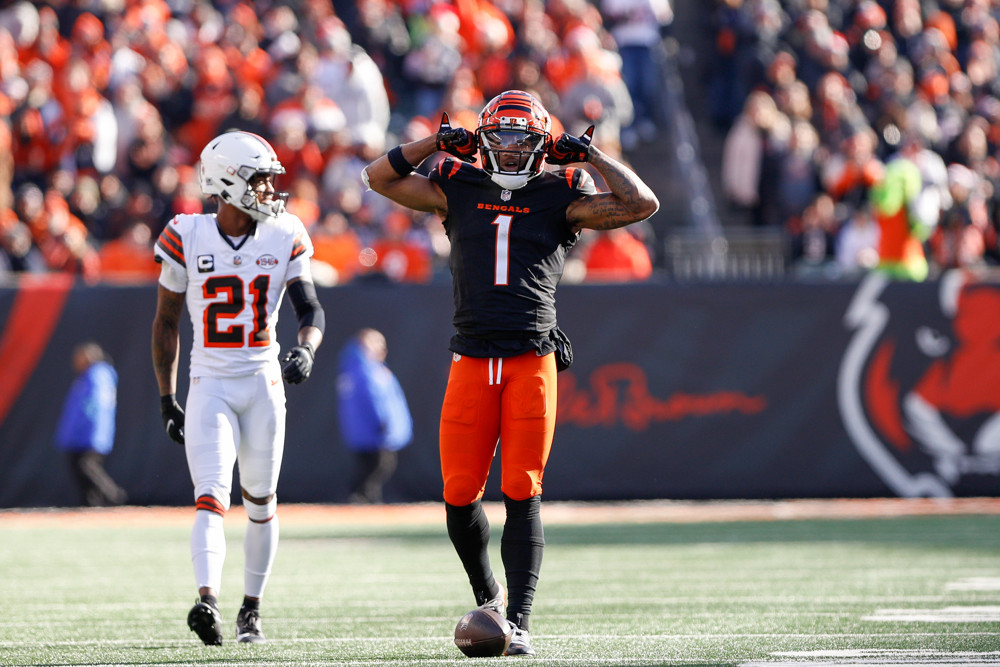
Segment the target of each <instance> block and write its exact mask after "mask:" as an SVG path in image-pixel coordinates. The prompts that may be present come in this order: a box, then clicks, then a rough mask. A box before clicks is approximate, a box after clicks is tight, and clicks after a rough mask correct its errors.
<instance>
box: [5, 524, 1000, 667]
mask: <svg viewBox="0 0 1000 667" xmlns="http://www.w3.org/2000/svg"><path fill="white" fill-rule="evenodd" d="M150 511H151V512H152V511H153V510H150ZM136 512H139V517H138V518H136V517H135V516H134V513H133V514H130V515H128V516H129V517H130V518H129V519H128V520H124V519H123V520H120V521H119V520H116V519H114V516H115V515H114V514H112V515H111V518H109V516H108V514H106V513H100V512H98V513H92V512H77V513H72V512H71V513H69V514H68V520H66V521H52V520H48V519H47V518H46V517H45V515H44V514H42V515H41V516H40V518H39V520H32V519H31V517H32V516H33V515H31V514H22V513H0V535H2V537H0V600H2V608H3V615H2V619H0V665H170V666H178V665H244V664H247V665H366V666H367V665H372V666H376V665H470V664H478V665H494V664H501V663H504V664H508V665H509V664H510V662H511V661H518V660H521V661H526V662H531V663H532V664H538V665H574V666H576V665H601V666H608V665H734V666H735V665H798V666H802V665H810V666H813V665H896V666H899V665H922V666H926V665H942V664H943V665H969V664H1000V516H998V515H990V514H985V515H976V514H972V515H941V516H904V517H897V518H867V519H812V520H766V521H735V522H725V521H718V520H716V521H705V522H698V521H693V522H672V521H662V522H649V523H631V522H630V523H621V522H619V521H615V522H611V523H602V522H598V523H580V522H578V521H575V522H566V523H563V522H559V521H548V522H547V524H546V539H547V542H548V547H547V549H546V552H545V562H544V565H543V569H542V579H541V582H540V585H539V590H538V594H537V598H536V603H535V610H534V614H533V616H532V635H533V638H534V643H535V647H536V649H537V651H538V656H537V657H535V658H496V659H470V658H465V657H464V656H462V655H461V653H460V652H459V651H458V649H457V648H455V646H454V644H453V643H452V631H453V629H454V626H455V623H456V622H457V620H458V619H459V617H460V616H461V615H462V614H463V613H464V612H465V611H467V610H468V609H469V608H471V607H472V606H473V603H472V595H471V592H470V591H469V588H468V585H467V583H466V582H465V580H464V575H463V574H462V572H461V567H460V565H459V563H458V559H457V557H456V556H455V554H454V553H453V551H452V549H451V545H450V543H449V542H448V539H447V536H446V534H445V531H444V525H443V521H441V522H437V521H433V522H432V521H423V522H407V521H405V520H400V521H399V522H392V521H379V522H373V523H371V524H360V523H357V522H352V523H350V524H345V523H337V522H336V521H331V520H329V519H326V518H322V517H320V518H317V519H315V520H310V519H303V518H299V519H296V520H294V521H284V522H283V523H282V529H281V530H282V541H281V546H280V549H279V553H278V561H277V563H276V565H275V571H274V573H273V575H272V577H271V581H270V584H269V586H268V590H267V594H266V597H265V599H264V606H263V609H262V615H263V618H264V631H265V633H266V634H267V635H268V638H269V642H268V643H267V644H265V645H258V646H249V645H237V644H235V643H234V642H232V641H230V640H229V637H231V636H232V635H231V634H229V635H227V641H226V643H225V645H224V646H222V647H205V646H202V645H201V644H200V642H199V641H198V640H197V638H196V637H195V636H194V635H193V634H192V633H191V632H190V631H189V630H188V629H187V626H186V624H185V617H186V614H187V611H188V609H189V608H190V606H191V605H192V604H193V603H194V601H195V591H194V583H193V575H192V573H191V567H190V562H189V555H188V533H189V522H188V519H189V518H190V514H183V515H178V517H177V518H176V519H170V520H150V521H148V522H144V521H143V520H142V518H141V512H140V511H139V510H136ZM544 512H545V505H543V516H545V514H544ZM442 518H443V514H442ZM242 521H243V515H242V511H237V509H234V511H233V512H231V513H230V516H229V517H227V520H226V526H227V534H228V538H229V556H228V559H227V563H226V574H225V583H224V588H223V591H222V594H221V600H220V602H221V607H222V613H223V617H224V618H225V619H226V623H227V626H228V627H227V633H231V632H233V629H232V628H233V626H232V623H233V621H234V620H235V617H236V611H237V608H238V606H239V602H240V599H241V596H242V560H243V554H242V546H241V538H242V533H243V525H242ZM499 534H500V526H498V525H496V524H494V540H493V542H494V544H493V549H494V552H493V559H494V566H495V568H496V569H497V570H498V571H501V570H502V568H501V567H500V562H499Z"/></svg>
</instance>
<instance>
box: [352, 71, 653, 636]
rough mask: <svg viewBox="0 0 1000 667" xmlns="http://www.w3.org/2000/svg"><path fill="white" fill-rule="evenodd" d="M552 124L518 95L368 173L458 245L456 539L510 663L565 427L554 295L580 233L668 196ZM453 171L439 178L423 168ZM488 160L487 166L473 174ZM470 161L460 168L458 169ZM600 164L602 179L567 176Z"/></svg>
mask: <svg viewBox="0 0 1000 667" xmlns="http://www.w3.org/2000/svg"><path fill="white" fill-rule="evenodd" d="M550 128H551V118H550V117H549V114H548V112H547V111H546V110H545V108H544V107H543V106H542V105H541V103H540V102H539V101H538V100H537V99H535V98H534V97H533V96H532V95H530V94H528V93H526V92H522V91H518V90H511V91H507V92H504V93H501V94H500V95H498V96H497V97H495V98H494V99H493V100H491V101H490V102H489V104H487V105H486V107H485V108H484V109H483V111H482V113H481V114H480V116H479V127H478V128H477V129H476V131H475V132H470V131H469V130H466V129H465V128H461V127H458V128H452V127H451V126H450V124H449V123H448V117H447V114H445V115H444V116H443V118H442V122H441V128H440V130H439V131H438V132H437V134H434V135H430V136H428V137H425V138H424V139H420V140H417V141H414V142H411V143H408V144H404V145H401V146H397V147H395V148H393V149H392V150H390V151H389V152H388V153H387V154H386V155H383V156H382V157H380V158H378V159H377V160H375V161H374V162H372V163H371V164H369V165H368V166H367V167H366V168H365V171H364V173H363V178H364V179H365V181H366V183H367V185H368V187H370V188H371V189H372V190H374V191H376V192H378V193H380V194H382V195H384V196H386V197H388V198H389V199H391V200H393V201H395V202H397V203H399V204H401V205H403V206H407V207H409V208H412V209H415V210H418V211H428V212H433V213H436V214H437V215H438V216H440V217H441V220H442V221H443V223H444V228H445V231H446V232H447V234H448V238H449V239H450V241H451V255H450V263H451V274H452V280H453V283H454V301H455V315H454V319H453V323H454V326H455V336H454V337H453V338H452V339H451V344H450V346H449V349H450V350H451V351H452V353H453V355H452V363H451V371H450V374H449V377H448V386H447V389H446V391H445V397H444V402H443V405H442V408H441V424H440V451H441V472H442V476H443V479H444V500H445V507H446V516H447V525H448V535H449V537H450V538H451V541H452V543H453V544H454V546H455V550H456V551H457V552H458V556H459V558H460V559H461V561H462V564H463V566H464V567H465V570H466V573H467V574H468V576H469V582H470V583H471V584H472V589H473V592H474V593H475V596H476V603H477V604H479V605H481V606H485V607H489V608H492V609H495V610H497V611H499V612H500V613H501V614H504V613H505V611H506V617H507V619H508V620H509V621H510V622H511V623H512V624H513V625H514V626H515V631H514V637H513V639H512V640H511V643H510V647H509V648H508V649H507V655H533V654H534V653H535V651H534V649H533V648H532V646H531V638H530V634H529V625H528V620H529V615H530V613H531V605H532V601H533V599H534V594H535V587H536V584H537V582H538V574H539V570H540V568H541V561H542V550H543V548H544V545H545V539H544V535H543V531H542V523H541V516H540V513H539V508H540V501H541V492H542V476H543V473H544V471H545V463H546V460H547V459H548V455H549V449H550V447H551V445H552V435H553V432H554V431H555V415H556V371H557V368H560V369H561V368H563V367H566V366H568V364H569V363H570V362H571V361H572V352H571V350H570V347H569V341H568V339H567V338H566V337H565V336H564V335H563V334H562V332H561V331H560V330H559V329H558V327H557V326H556V308H555V291H556V285H557V284H558V282H559V279H560V277H561V276H562V272H563V265H564V262H565V259H566V254H567V253H568V252H569V250H570V249H571V248H572V247H573V245H574V244H575V243H576V241H577V239H578V238H579V236H580V230H581V229H584V228H587V229H598V230H600V229H614V228H616V227H623V226H625V225H628V224H631V223H633V222H638V221H640V220H645V219H646V218H648V217H650V216H651V215H653V214H654V213H655V212H656V211H657V209H658V208H659V202H658V201H657V199H656V195H654V194H653V192H652V191H651V190H650V189H649V187H648V186H647V185H646V184H645V183H643V182H642V180H641V179H640V178H639V177H638V176H637V175H636V174H635V173H634V172H632V171H631V170H630V169H629V168H627V167H626V166H624V165H623V164H621V163H619V162H618V161H616V160H614V159H612V158H611V157H609V156H608V155H606V154H605V153H604V152H602V151H601V150H600V149H599V148H597V147H596V146H592V145H591V144H590V138H591V136H592V134H593V129H594V128H593V127H591V128H590V129H589V130H588V131H587V132H585V133H584V134H583V135H582V136H580V137H574V136H571V135H569V134H562V135H561V136H560V137H559V138H558V139H556V140H553V138H552V135H551V134H550ZM438 150H443V151H446V152H447V153H449V154H450V155H452V156H454V157H449V158H446V159H445V160H444V161H443V162H441V163H440V164H439V165H438V166H437V167H436V168H435V169H434V170H433V171H431V172H430V174H429V175H428V176H424V175H422V174H419V173H417V172H416V171H415V170H414V165H418V164H420V163H421V162H423V161H424V160H425V159H427V158H428V157H430V156H431V155H432V154H434V153H435V152H436V151H438ZM477 153H478V154H479V159H480V164H481V167H480V168H477V167H475V166H472V164H469V163H472V162H474V161H475V159H476V154H477ZM454 158H458V159H454ZM580 162H589V163H590V164H591V165H592V166H593V168H594V169H596V170H597V172H598V173H599V174H600V175H601V177H602V178H603V179H604V181H605V182H606V183H607V186H608V189H609V190H610V192H598V191H597V190H596V187H595V184H594V180H593V178H592V177H591V176H590V174H589V173H588V172H587V171H586V170H585V169H581V168H576V167H572V166H565V167H564V168H562V169H559V170H556V171H549V170H545V169H544V168H543V167H544V165H545V164H546V163H548V164H551V165H570V164H573V163H580ZM498 441H499V444H500V457H501V469H502V472H501V490H502V492H503V499H504V505H505V508H506V521H505V523H504V529H503V537H502V539H501V547H500V549H501V557H502V559H503V565H504V570H505V575H506V581H507V587H508V589H509V596H508V595H507V594H506V593H505V590H504V587H503V586H502V585H501V584H500V582H498V581H496V580H495V579H494V576H493V571H492V569H491V567H490V561H489V556H488V552H487V545H488V542H489V538H490V525H489V522H488V520H487V518H486V514H485V513H484V511H483V508H482V505H481V498H482V496H483V491H484V489H485V487H486V478H487V475H488V474H489V469H490V463H491V461H492V460H493V456H494V454H495V453H496V450H497V443H498Z"/></svg>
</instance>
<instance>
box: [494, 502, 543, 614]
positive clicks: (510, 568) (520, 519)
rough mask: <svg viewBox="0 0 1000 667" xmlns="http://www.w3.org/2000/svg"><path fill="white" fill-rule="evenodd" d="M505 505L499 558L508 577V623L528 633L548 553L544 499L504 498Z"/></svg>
mask: <svg viewBox="0 0 1000 667" xmlns="http://www.w3.org/2000/svg"><path fill="white" fill-rule="evenodd" d="M503 502H504V505H505V506H506V508H507V523H506V524H504V528H503V538H502V539H501V540H500V556H501V558H503V565H504V570H505V571H506V575H507V620H509V621H510V622H511V623H514V624H515V625H517V626H518V627H519V628H521V629H522V630H528V616H529V615H530V614H531V603H532V602H533V601H534V599H535V587H536V586H537V585H538V574H539V572H540V571H541V569H542V552H543V551H544V550H545V533H544V532H543V530H542V515H541V505H542V497H541V496H535V497H534V498H528V499H527V500H512V499H510V498H508V497H507V496H506V495H505V496H504V497H503Z"/></svg>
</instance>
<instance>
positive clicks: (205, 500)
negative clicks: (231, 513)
mask: <svg viewBox="0 0 1000 667" xmlns="http://www.w3.org/2000/svg"><path fill="white" fill-rule="evenodd" d="M194 509H195V511H197V510H206V511H208V512H215V513H216V514H218V515H219V516H225V515H226V508H225V507H223V506H222V503H220V502H219V501H218V500H216V499H215V498H213V497H212V496H201V497H200V498H198V500H197V501H196V502H195V504H194Z"/></svg>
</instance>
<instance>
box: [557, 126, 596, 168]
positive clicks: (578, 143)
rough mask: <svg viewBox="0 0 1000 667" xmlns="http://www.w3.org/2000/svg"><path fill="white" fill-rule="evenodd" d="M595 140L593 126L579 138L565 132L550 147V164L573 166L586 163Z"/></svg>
mask: <svg viewBox="0 0 1000 667" xmlns="http://www.w3.org/2000/svg"><path fill="white" fill-rule="evenodd" d="M593 138H594V126H593V125H591V126H590V127H588V128H587V131H586V132H584V133H583V134H581V135H580V136H579V137H574V136H573V135H572V134H566V133H565V132H564V133H562V134H561V135H559V138H558V139H557V140H555V141H554V142H552V145H551V146H550V147H549V154H548V155H547V156H546V157H547V158H548V162H549V164H572V163H574V162H586V161H587V152H588V151H589V150H590V141H591V140H592V139H593Z"/></svg>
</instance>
